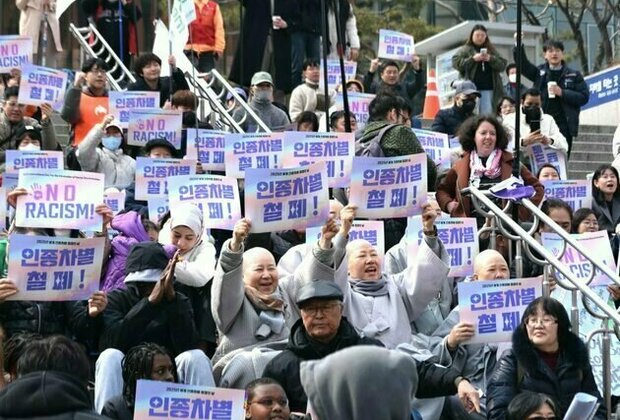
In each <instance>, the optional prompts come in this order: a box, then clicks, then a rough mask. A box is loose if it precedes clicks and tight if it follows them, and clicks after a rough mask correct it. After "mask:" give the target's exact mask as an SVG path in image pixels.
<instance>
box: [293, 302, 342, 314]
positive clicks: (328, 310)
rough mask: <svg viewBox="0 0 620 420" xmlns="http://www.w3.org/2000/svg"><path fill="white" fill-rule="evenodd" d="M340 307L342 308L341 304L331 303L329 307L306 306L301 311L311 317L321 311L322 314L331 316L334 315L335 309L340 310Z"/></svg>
mask: <svg viewBox="0 0 620 420" xmlns="http://www.w3.org/2000/svg"><path fill="white" fill-rule="evenodd" d="M339 306H340V304H339V303H330V304H327V305H312V306H304V307H303V308H301V311H302V312H304V313H306V314H308V315H310V316H315V315H316V314H318V313H319V311H321V313H322V314H324V315H329V314H333V313H334V311H335V309H336V308H338V307H339Z"/></svg>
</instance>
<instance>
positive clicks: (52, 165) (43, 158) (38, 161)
mask: <svg viewBox="0 0 620 420" xmlns="http://www.w3.org/2000/svg"><path fill="white" fill-rule="evenodd" d="M5 165H6V166H5V171H6V172H8V173H17V172H19V171H20V170H22V169H49V170H52V171H55V170H58V169H61V170H62V169H64V156H63V153H62V152H57V151H51V150H7V151H6V164H5Z"/></svg>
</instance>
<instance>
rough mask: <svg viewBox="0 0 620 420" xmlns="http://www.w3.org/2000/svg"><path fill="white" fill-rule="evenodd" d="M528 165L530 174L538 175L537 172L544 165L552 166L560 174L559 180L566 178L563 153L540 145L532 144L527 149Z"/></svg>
mask: <svg viewBox="0 0 620 420" xmlns="http://www.w3.org/2000/svg"><path fill="white" fill-rule="evenodd" d="M527 152H528V155H529V156H530V163H531V164H532V173H538V170H539V169H540V167H541V166H542V165H544V164H545V163H550V164H552V165H553V166H554V167H555V169H556V170H557V171H558V174H560V179H566V178H568V175H567V174H566V156H565V155H564V152H562V151H560V150H557V149H553V148H551V147H548V146H543V145H542V144H532V145H530V146H528V147H527Z"/></svg>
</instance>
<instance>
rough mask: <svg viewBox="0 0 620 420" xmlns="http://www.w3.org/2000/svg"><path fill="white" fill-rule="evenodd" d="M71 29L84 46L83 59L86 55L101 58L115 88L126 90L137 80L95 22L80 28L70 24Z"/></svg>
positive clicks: (108, 78) (109, 81)
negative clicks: (106, 66)
mask: <svg viewBox="0 0 620 420" xmlns="http://www.w3.org/2000/svg"><path fill="white" fill-rule="evenodd" d="M69 31H70V32H71V33H72V34H73V36H74V37H75V39H77V40H78V42H79V43H80V46H81V47H82V61H83V60H84V57H85V56H89V57H96V58H100V59H102V60H103V61H105V62H106V64H107V65H108V71H107V73H106V77H107V80H108V83H109V84H110V87H111V88H112V89H113V90H125V86H127V84H129V83H133V82H135V81H136V78H135V77H134V76H133V74H131V72H130V71H129V69H128V68H127V67H125V65H124V64H123V62H122V60H121V59H120V58H119V57H118V55H116V53H115V52H114V50H112V47H110V44H108V43H107V41H106V40H105V39H104V38H103V37H102V36H101V34H100V33H99V31H98V30H97V28H96V27H95V25H94V24H92V23H90V24H89V25H88V26H85V27H83V28H78V27H77V26H75V25H74V24H73V23H71V24H69Z"/></svg>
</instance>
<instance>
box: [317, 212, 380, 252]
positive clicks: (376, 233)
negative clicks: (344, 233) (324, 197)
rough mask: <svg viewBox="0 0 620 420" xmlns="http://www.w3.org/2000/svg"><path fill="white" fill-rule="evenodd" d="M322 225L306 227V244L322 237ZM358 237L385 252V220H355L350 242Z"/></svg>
mask: <svg viewBox="0 0 620 420" xmlns="http://www.w3.org/2000/svg"><path fill="white" fill-rule="evenodd" d="M321 228H322V226H313V227H309V228H307V229H306V244H307V245H308V246H312V245H313V244H314V243H315V242H316V241H318V240H319V239H320V238H321ZM356 239H363V240H365V241H368V242H369V243H370V245H372V246H373V247H375V249H376V250H377V252H379V254H380V255H382V256H383V255H384V254H385V233H384V230H383V220H355V221H353V224H352V225H351V230H350V231H349V242H351V241H354V240H356Z"/></svg>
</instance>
